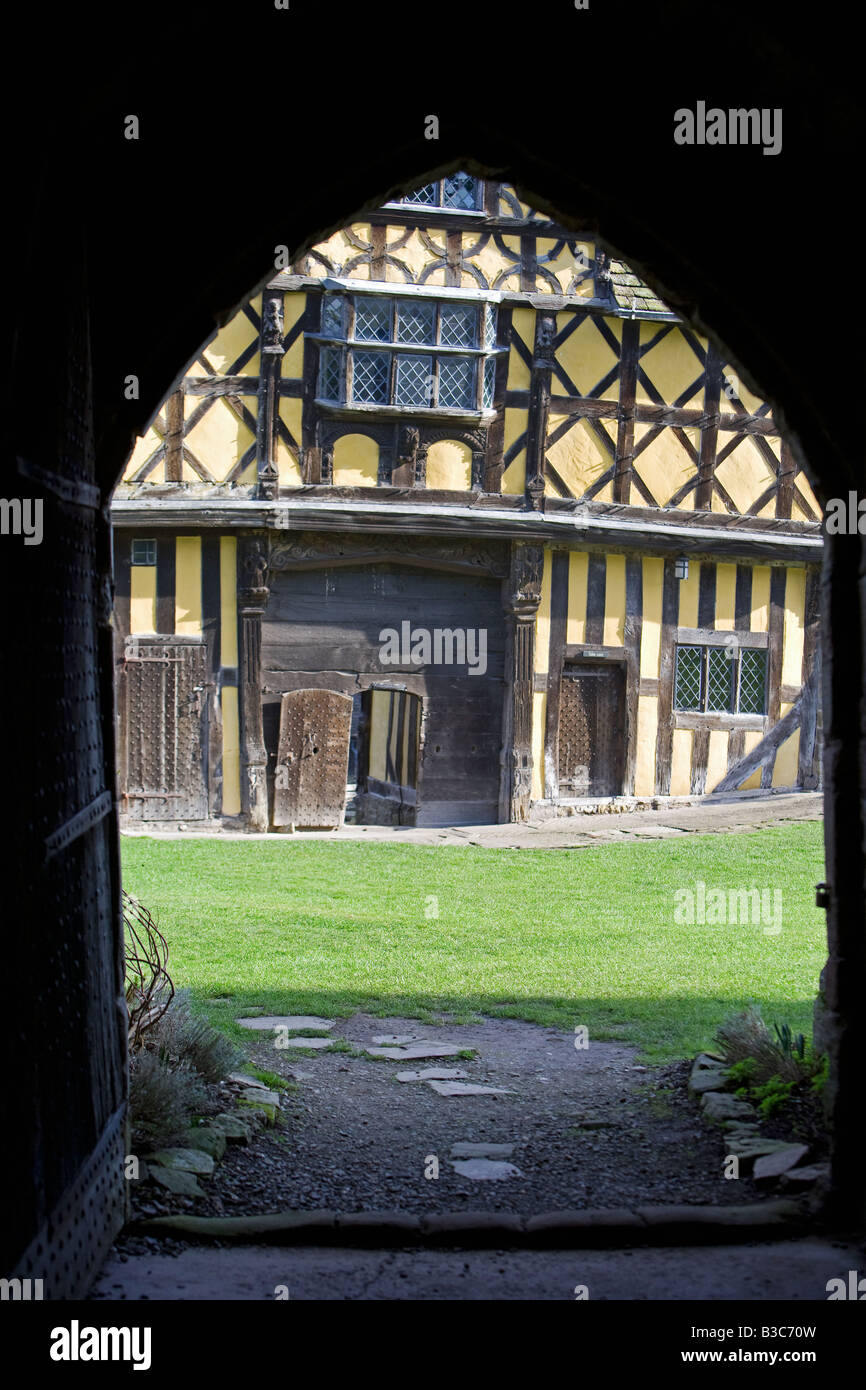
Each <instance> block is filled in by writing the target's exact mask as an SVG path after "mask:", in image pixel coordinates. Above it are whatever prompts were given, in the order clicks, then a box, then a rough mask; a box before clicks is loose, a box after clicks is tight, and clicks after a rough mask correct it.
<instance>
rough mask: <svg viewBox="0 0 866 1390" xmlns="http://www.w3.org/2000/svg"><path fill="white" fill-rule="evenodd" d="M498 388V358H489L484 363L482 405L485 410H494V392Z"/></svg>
mask: <svg viewBox="0 0 866 1390" xmlns="http://www.w3.org/2000/svg"><path fill="white" fill-rule="evenodd" d="M495 386H496V358H495V357H488V358H487V361H486V362H485V363H484V387H483V393H482V398H481V404H482V406H483V408H484V409H485V410H491V409H492V408H493V392H494V388H495Z"/></svg>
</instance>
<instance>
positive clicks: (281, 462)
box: [275, 396, 304, 487]
mask: <svg viewBox="0 0 866 1390" xmlns="http://www.w3.org/2000/svg"><path fill="white" fill-rule="evenodd" d="M303 409H304V403H303V401H302V400H301V399H300V398H299V397H297V396H284V397H282V398H281V400H280V404H279V412H280V419H281V420H282V422H283V424H284V425H285V426H286V429H287V430H288V431H289V434H290V435H291V436H292V439H293V440H294V441H295V444H296V445H297V446H298V450H300V447H301V417H302V415H303ZM275 458H276V463H277V469H278V470H279V475H280V486H281V487H300V486H301V482H302V478H301V465H300V463H299V462H298V457H297V455H296V454H294V453H293V452H292V451H291V449H289V447H288V446H287V445H286V444H285V443H284V441H283V440H282V438H281V437H280V435H279V434H278V435H277V439H276V444H275Z"/></svg>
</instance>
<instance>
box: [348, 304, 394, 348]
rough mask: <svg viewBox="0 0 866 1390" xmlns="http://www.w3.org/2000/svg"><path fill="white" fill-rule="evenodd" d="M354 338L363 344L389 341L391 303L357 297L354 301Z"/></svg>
mask: <svg viewBox="0 0 866 1390" xmlns="http://www.w3.org/2000/svg"><path fill="white" fill-rule="evenodd" d="M355 338H356V339H357V340H358V341H360V342H363V343H389V342H390V341H391V301H390V299H374V298H373V297H372V296H371V297H370V298H369V299H367V298H366V296H361V295H359V296H358V298H357V299H356V300H355Z"/></svg>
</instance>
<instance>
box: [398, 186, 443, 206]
mask: <svg viewBox="0 0 866 1390" xmlns="http://www.w3.org/2000/svg"><path fill="white" fill-rule="evenodd" d="M403 202H404V203H421V204H422V205H423V206H424V207H428V208H432V207H435V206H436V204H437V203H438V202H439V184H438V183H425V185H424V187H423V188H416V189H415V191H414V193H407V194H406V196H405V198H404V199H403Z"/></svg>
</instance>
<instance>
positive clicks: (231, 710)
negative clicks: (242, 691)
mask: <svg viewBox="0 0 866 1390" xmlns="http://www.w3.org/2000/svg"><path fill="white" fill-rule="evenodd" d="M220 709H221V711H222V724H223V786H222V813H223V815H224V816H239V815H240V811H241V734H240V719H239V717H238V688H237V686H236V685H224V686H223V688H222V691H221V692H220Z"/></svg>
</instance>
